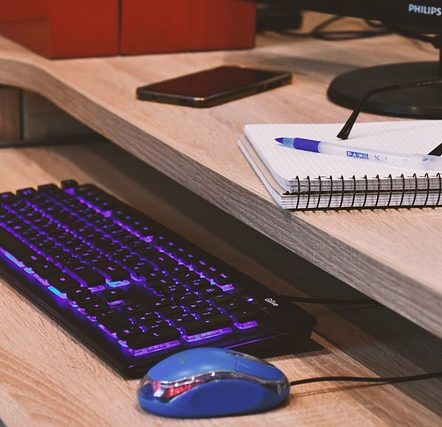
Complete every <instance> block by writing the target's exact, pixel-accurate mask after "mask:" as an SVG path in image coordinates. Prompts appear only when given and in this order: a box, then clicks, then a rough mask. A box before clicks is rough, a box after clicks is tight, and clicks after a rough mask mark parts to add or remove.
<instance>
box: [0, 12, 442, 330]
mask: <svg viewBox="0 0 442 427" xmlns="http://www.w3.org/2000/svg"><path fill="white" fill-rule="evenodd" d="M314 16H316V15H314ZM410 59H412V60H431V59H433V60H435V59H436V53H435V51H434V50H432V49H431V48H430V47H428V46H426V45H423V44H420V43H418V42H415V41H411V40H408V39H404V38H401V37H399V36H394V35H392V36H388V37H382V38H376V39H365V40H355V41H343V42H340V43H330V42H324V41H318V40H313V39H309V38H296V37H294V38H289V37H284V36H280V35H275V34H269V35H266V36H265V37H263V38H261V39H259V40H258V47H257V49H254V50H251V51H230V52H209V53H192V54H188V53H186V54H174V55H151V56H140V57H125V58H122V57H117V58H100V59H81V60H67V61H52V62H51V61H49V60H46V59H44V58H41V57H38V56H37V55H35V54H32V53H30V52H28V51H26V50H25V49H23V48H21V47H19V46H17V45H15V44H14V43H11V42H9V41H7V40H4V39H1V40H0V83H5V84H9V85H15V86H20V87H23V88H25V89H28V90H33V91H36V92H38V93H40V94H41V95H43V96H45V97H47V98H48V99H49V100H51V101H52V102H54V103H55V104H56V105H58V106H59V107H60V108H62V109H64V110H65V111H67V112H69V113H70V114H71V115H73V116H74V117H75V118H77V119H78V120H80V121H81V122H83V123H85V124H86V125H88V126H89V127H91V128H92V129H94V130H95V131H97V132H99V133H101V134H102V135H104V136H106V137H108V138H109V139H110V140H112V141H113V142H115V143H117V144H118V145H120V146H121V147H123V148H124V149H125V150H127V151H129V152H130V153H132V154H134V155H135V156H137V157H138V158H140V159H142V160H143V161H145V162H146V163H148V164H149V165H151V166H153V167H154V168H156V169H157V170H160V171H162V172H163V173H164V174H166V175H167V176H169V177H171V178H172V179H174V180H175V181H177V182H179V183H181V184H182V185H183V186H184V187H185V188H188V189H190V190H191V191H193V192H195V193H196V194H198V195H200V196H202V197H204V198H205V199H206V200H208V201H210V202H211V203H213V204H215V205H216V206H219V207H221V208H222V209H223V210H225V211H226V212H228V213H230V214H232V215H234V216H235V217H236V218H238V219H239V220H241V221H243V222H244V223H246V224H248V225H250V226H251V227H253V228H255V229H256V230H258V231H260V232H261V233H263V234H264V235H266V236H268V237H270V238H271V239H273V240H275V241H276V242H278V243H280V244H282V245H283V246H285V247H286V248H288V249H290V250H291V251H293V252H294V253H296V254H298V255H300V256H301V257H303V258H305V259H307V260H309V261H311V262H312V263H314V264H315V265H317V266H319V267H320V268H322V269H324V270H325V271H327V272H329V273H331V274H333V275H334V276H336V277H338V278H339V279H341V280H343V281H345V282H346V283H348V284H350V285H351V286H353V287H355V288H357V289H359V290H361V291H363V292H364V293H365V294H367V295H369V296H371V297H373V298H375V299H377V300H378V301H381V302H382V303H384V304H385V305H387V306H388V307H390V308H392V309H394V310H395V311H397V312H399V313H401V314H402V315H404V316H406V317H408V318H409V319H411V320H413V321H414V322H416V323H417V324H419V325H421V326H423V327H425V328H426V329H427V330H429V331H431V332H433V333H434V334H436V335H438V336H439V337H441V336H442V304H441V302H442V283H441V281H440V280H439V278H440V277H441V275H442V261H441V258H440V257H439V256H437V254H438V253H439V252H440V245H441V243H440V242H441V241H442V227H441V226H440V225H441V219H442V211H441V210H440V209H409V210H405V209H403V210H377V211H370V210H366V211H363V212H359V211H350V212H343V211H341V212H332V211H330V212H309V213H290V212H286V211H283V210H281V209H279V208H277V207H275V205H274V204H273V202H272V200H271V199H270V196H269V195H268V194H267V192H266V191H265V189H264V187H263V185H262V184H261V183H260V181H259V180H258V178H257V177H256V176H255V175H254V173H253V171H252V169H251V168H250V166H249V165H248V164H247V162H246V160H245V159H244V158H243V156H242V155H241V153H240V151H239V149H238V147H237V142H236V139H237V137H238V135H239V134H240V133H241V132H242V129H243V126H244V125H245V124H247V123H257V122H258V123H259V122H268V123H272V122H301V123H302V122H311V123H319V122H342V121H344V120H345V119H346V118H347V115H348V111H347V110H344V109H342V108H340V107H337V106H334V105H332V104H331V103H329V102H328V101H327V99H326V95H325V93H326V87H327V84H328V82H329V81H330V79H331V78H332V77H333V76H335V75H337V74H339V73H342V72H344V71H347V70H351V69H354V68H357V67H360V66H368V65H375V64H380V63H386V62H398V61H407V60H410ZM232 63H234V64H242V65H248V66H256V67H261V68H275V69H288V70H291V71H293V73H294V81H293V84H292V85H289V86H285V87H281V88H278V89H275V90H272V91H270V92H265V93H262V94H259V95H256V96H252V97H248V98H244V99H241V100H238V101H235V102H231V103H229V104H226V105H222V106H218V107H215V108H211V109H207V110H200V109H191V108H184V107H182V108H181V107H176V106H169V105H163V104H155V103H148V102H140V101H137V100H136V99H135V95H134V93H135V88H136V87H137V86H140V85H142V84H146V83H150V82H154V81H158V80H162V79H165V78H168V77H173V76H177V75H181V74H185V73H189V72H192V71H196V70H200V69H204V68H209V67H212V66H217V65H221V64H232ZM361 120H385V118H379V117H374V116H371V117H370V116H368V115H363V117H361Z"/></svg>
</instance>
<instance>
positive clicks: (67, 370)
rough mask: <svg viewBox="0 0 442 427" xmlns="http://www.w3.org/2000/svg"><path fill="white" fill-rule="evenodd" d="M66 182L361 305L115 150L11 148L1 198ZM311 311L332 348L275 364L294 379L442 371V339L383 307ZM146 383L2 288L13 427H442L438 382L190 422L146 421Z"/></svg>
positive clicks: (3, 408)
mask: <svg viewBox="0 0 442 427" xmlns="http://www.w3.org/2000/svg"><path fill="white" fill-rule="evenodd" d="M129 171H130V172H129ZM67 178H75V179H77V180H78V181H79V182H95V183H96V184H98V185H99V186H102V187H103V188H105V189H107V190H108V191H110V192H112V193H114V194H115V195H116V196H118V197H120V198H123V199H125V200H126V201H127V202H129V203H131V204H133V205H134V206H135V207H137V208H139V209H141V210H143V211H145V212H146V213H148V214H150V215H151V216H153V217H154V218H155V219H157V220H159V221H160V222H162V223H164V224H165V225H167V226H169V227H171V228H173V229H174V230H175V231H178V232H180V233H182V234H183V235H184V236H185V237H186V238H188V239H190V240H192V241H194V242H195V243H196V244H199V245H200V246H202V247H204V248H205V249H207V250H209V251H210V252H212V253H214V254H215V255H217V256H219V257H221V258H223V259H224V260H226V261H227V262H229V263H231V264H233V265H234V266H236V267H237V268H239V269H242V270H243V271H244V272H245V273H247V274H249V275H251V276H253V277H254V278H256V279H257V280H259V281H261V282H262V283H264V284H265V285H267V286H269V287H271V288H273V289H274V290H275V291H279V292H281V293H282V292H284V293H292V294H296V295H307V296H311V297H312V296H322V297H324V296H326V295H327V296H331V297H340V298H345V297H349V298H350V297H355V296H356V291H354V290H353V289H351V288H350V287H348V286H347V285H345V284H343V283H342V282H339V281H338V280H337V279H335V278H333V277H331V276H329V275H328V274H326V273H324V272H323V271H321V270H320V269H318V268H316V267H314V266H313V265H311V264H309V263H307V262H306V261H304V260H302V259H301V258H299V257H298V256H296V255H294V254H292V253H290V251H287V250H286V249H284V248H283V247H281V246H278V245H277V244H275V243H274V242H272V241H271V240H270V239H267V238H265V237H263V236H262V235H260V234H259V233H256V232H254V231H253V230H251V229H250V228H248V227H246V226H244V225H243V224H241V223H240V222H239V221H237V220H235V219H234V218H232V217H230V216H228V215H226V214H225V213H223V212H222V211H220V210H218V209H217V208H214V207H213V206H211V205H210V204H208V203H207V202H205V201H204V200H202V199H200V198H199V197H196V196H195V195H193V194H191V193H190V192H188V191H185V190H183V189H182V188H181V187H180V186H178V185H177V184H175V183H174V182H173V181H171V180H169V179H168V178H166V177H165V176H164V175H161V174H159V173H158V172H155V171H154V170H152V169H150V168H148V167H147V166H145V165H144V164H142V163H141V162H140V161H139V160H137V159H135V158H133V157H132V156H130V155H128V154H126V153H124V152H123V151H121V150H120V149H119V148H117V147H116V146H113V145H111V144H106V143H101V144H88V145H84V144H83V145H71V146H59V147H47V148H45V147H40V148H20V149H3V150H0V192H2V191H8V190H14V189H18V188H23V187H27V186H36V185H39V184H42V183H48V182H58V181H60V180H62V179H67ZM146 183H149V185H146ZM215 225H216V226H215ZM294 272H295V274H294ZM303 307H304V308H305V309H306V310H308V311H310V312H311V313H313V314H315V315H316V316H317V318H318V326H317V328H316V332H315V333H314V335H313V338H314V339H315V340H316V341H317V342H318V343H320V344H321V345H322V346H323V347H324V349H323V350H320V351H315V352H312V353H307V354H302V355H292V354H290V355H286V356H283V357H275V358H272V359H269V360H270V361H271V362H272V363H274V364H275V365H277V366H278V367H279V368H280V369H282V370H283V371H284V372H285V373H286V374H287V377H288V378H289V379H290V380H293V379H301V378H308V377H316V376H327V375H357V376H393V375H410V374H411V373H423V372H430V371H434V370H440V367H441V366H440V361H441V360H442V345H441V343H440V341H439V340H437V339H436V338H435V337H434V336H432V335H430V334H429V333H427V332H425V331H424V330H422V329H420V328H419V327H417V326H415V325H413V324H411V323H410V322H409V321H407V320H405V319H403V318H401V317H399V316H398V315H397V314H395V313H393V312H392V311H390V310H388V309H386V308H384V307H381V306H377V307H376V306H371V307H370V306H363V307H360V306H359V307H354V306H353V307H351V306H348V307H344V306H337V307H334V308H333V310H331V309H330V307H324V306H319V305H310V306H308V305H304V306H303ZM137 383H138V381H133V380H131V381H126V380H124V379H122V378H121V377H119V376H118V375H117V374H116V373H115V372H114V371H112V370H111V369H110V368H109V367H108V366H107V365H105V364H104V363H103V362H101V361H100V360H99V359H98V358H97V357H96V356H95V355H93V354H92V353H90V352H89V351H88V350H87V349H86V348H85V347H83V346H82V345H81V344H79V343H78V342H76V341H75V340H74V339H72V338H71V337H70V335H69V334H68V333H67V332H65V331H64V330H63V329H62V328H60V327H59V326H57V325H56V324H55V323H54V322H53V321H52V320H50V319H49V318H48V317H47V316H46V315H45V314H43V313H42V312H40V311H39V310H38V309H37V308H36V307H35V306H33V305H32V304H31V303H29V302H28V301H27V300H25V299H24V298H23V297H22V296H20V295H19V294H17V293H16V292H15V291H14V290H13V289H12V288H11V287H9V286H8V285H7V284H6V283H4V281H2V280H0V418H1V419H2V420H3V422H4V423H5V424H6V425H7V426H8V427H15V426H39V425H41V426H47V425H65V426H77V425H78V426H92V425H93V426H122V425H124V426H126V425H128V426H146V425H149V426H160V425H171V426H172V425H194V426H200V427H203V426H223V427H224V426H249V425H253V426H267V425H270V424H273V425H278V426H293V425H320V426H323V425H345V426H346V425H348V426H354V425H358V426H363V425H413V426H420V425H421V426H430V425H434V426H435V425H441V423H442V402H441V400H440V396H441V391H442V381H441V380H439V379H434V380H426V381H420V382H414V383H407V384H401V385H397V386H391V385H370V386H367V385H359V384H353V383H342V384H341V383H316V384H306V385H302V386H298V387H296V388H295V389H292V392H291V395H290V400H289V402H288V403H287V404H286V405H284V406H283V407H281V408H278V409H276V410H273V411H271V412H267V413H264V414H257V415H251V416H242V417H235V418H234V417H228V418H221V419H208V420H186V421H182V420H171V419H165V418H160V417H155V416H151V415H148V414H145V413H143V412H142V411H141V410H140V409H139V407H138V406H137V404H136V399H135V392H136V388H137Z"/></svg>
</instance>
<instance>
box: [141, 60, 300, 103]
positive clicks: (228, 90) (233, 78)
mask: <svg viewBox="0 0 442 427" xmlns="http://www.w3.org/2000/svg"><path fill="white" fill-rule="evenodd" d="M291 81H292V74H291V73H289V72H284V71H266V70H255V69H253V68H243V67H238V66H222V67H217V68H212V69H210V70H204V71H200V72H198V73H193V74H187V75H185V76H180V77H176V78H174V79H170V80H164V81H162V82H158V83H153V84H149V85H146V86H141V87H139V88H137V98H138V99H141V100H145V101H156V102H164V103H167V104H176V105H187V106H189V107H199V108H205V107H212V106H214V105H219V104H223V103H225V102H229V101H232V100H234V99H238V98H242V97H244V96H248V95H252V94H254V93H258V92H263V91H265V90H269V89H272V88H274V87H278V86H281V85H283V84H287V83H290V82H291Z"/></svg>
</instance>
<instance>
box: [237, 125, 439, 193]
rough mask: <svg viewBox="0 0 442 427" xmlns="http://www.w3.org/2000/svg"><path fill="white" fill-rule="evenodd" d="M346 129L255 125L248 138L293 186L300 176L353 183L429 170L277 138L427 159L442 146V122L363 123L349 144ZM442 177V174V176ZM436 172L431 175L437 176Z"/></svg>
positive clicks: (277, 174) (274, 170) (246, 130)
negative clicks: (287, 144) (313, 148)
mask: <svg viewBox="0 0 442 427" xmlns="http://www.w3.org/2000/svg"><path fill="white" fill-rule="evenodd" d="M341 127H342V123H339V124H250V125H246V126H245V128H244V133H245V135H246V136H247V138H248V139H249V141H250V143H251V144H252V146H253V147H254V149H255V150H256V152H257V153H258V155H259V156H260V157H261V159H262V160H263V162H264V164H265V165H266V166H267V168H268V169H269V170H270V172H271V173H272V174H273V175H274V177H275V178H276V179H277V180H278V182H279V183H280V185H282V186H283V187H287V186H288V185H290V184H292V183H293V181H294V180H295V179H296V177H297V176H298V177H299V179H301V180H304V179H306V178H307V177H310V178H311V179H314V178H317V177H319V176H321V177H329V176H333V177H340V176H343V177H344V179H350V178H351V177H352V176H353V175H354V176H356V177H357V178H360V177H363V176H365V175H367V176H368V177H369V178H370V177H375V176H376V175H379V176H380V177H381V178H383V177H387V176H388V175H389V174H391V175H393V176H400V175H401V174H404V175H405V176H410V175H413V173H415V172H416V174H418V175H423V174H424V173H425V171H422V170H419V171H414V170H410V169H405V168H402V167H395V166H391V165H386V164H379V163H374V162H371V161H364V160H356V159H348V158H345V157H337V156H330V155H326V154H318V153H310V152H306V151H300V150H295V149H293V148H288V147H284V146H281V145H280V144H279V143H277V142H276V141H275V138H277V137H282V136H285V137H301V138H310V139H316V140H321V141H325V142H339V144H342V145H343V146H348V147H362V148H372V149H378V150H383V151H391V152H397V153H407V154H427V153H428V152H429V151H431V150H432V149H433V148H435V147H436V146H437V145H439V144H440V143H442V120H425V121H424V120H413V121H411V120H407V121H394V122H375V123H357V124H356V125H355V127H354V128H353V130H352V132H351V136H350V138H349V139H348V140H346V141H342V140H340V139H339V138H337V137H336V135H337V133H338V132H339V130H340V129H341ZM440 172H441V173H442V170H441V171H440ZM435 174H436V172H431V173H430V175H435Z"/></svg>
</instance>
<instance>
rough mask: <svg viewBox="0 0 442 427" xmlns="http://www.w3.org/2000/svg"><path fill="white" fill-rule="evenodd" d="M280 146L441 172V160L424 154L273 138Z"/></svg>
mask: <svg viewBox="0 0 442 427" xmlns="http://www.w3.org/2000/svg"><path fill="white" fill-rule="evenodd" d="M275 140H276V141H277V142H279V143H280V144H282V145H284V146H286V147H290V148H295V149H297V150H302V151H311V152H314V153H323V154H330V155H332V156H339V157H347V158H349V159H357V160H368V161H371V162H377V163H386V164H389V165H393V166H398V167H402V168H406V169H422V170H429V171H437V172H442V158H440V157H439V156H432V155H429V154H427V155H425V154H402V153H392V152H389V151H377V150H370V149H367V148H361V147H349V146H348V145H347V146H345V145H343V144H340V143H333V142H323V141H316V140H314V139H305V138H288V137H282V138H275Z"/></svg>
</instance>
